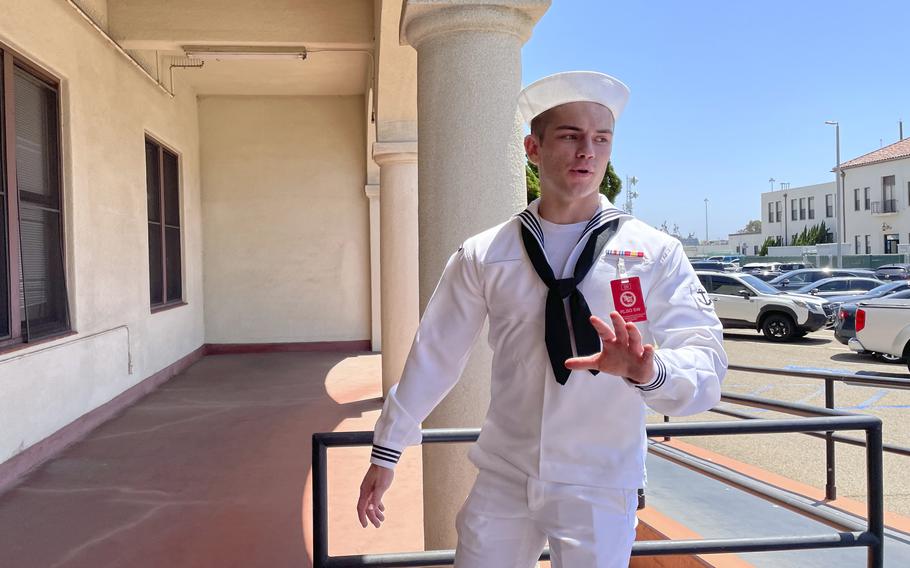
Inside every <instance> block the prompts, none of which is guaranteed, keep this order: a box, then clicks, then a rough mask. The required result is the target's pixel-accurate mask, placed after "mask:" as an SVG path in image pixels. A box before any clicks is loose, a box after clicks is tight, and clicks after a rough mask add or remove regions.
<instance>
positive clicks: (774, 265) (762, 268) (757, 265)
mask: <svg viewBox="0 0 910 568" xmlns="http://www.w3.org/2000/svg"><path fill="white" fill-rule="evenodd" d="M780 265H781V263H779V262H749V263H746V264H744V265H743V266H742V269H741V270H742V272H745V273H747V274H754V273H756V272H767V271H778V272H779V271H780Z"/></svg>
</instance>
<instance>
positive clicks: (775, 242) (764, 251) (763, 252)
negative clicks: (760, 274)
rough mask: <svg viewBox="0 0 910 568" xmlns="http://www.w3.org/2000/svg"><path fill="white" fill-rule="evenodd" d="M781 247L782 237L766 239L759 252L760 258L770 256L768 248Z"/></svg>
mask: <svg viewBox="0 0 910 568" xmlns="http://www.w3.org/2000/svg"><path fill="white" fill-rule="evenodd" d="M777 246H780V237H768V238H766V239H765V242H763V243H762V245H761V249H759V251H758V256H768V247H777Z"/></svg>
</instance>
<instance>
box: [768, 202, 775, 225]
mask: <svg viewBox="0 0 910 568" xmlns="http://www.w3.org/2000/svg"><path fill="white" fill-rule="evenodd" d="M768 222H769V223H773V222H774V204H773V203H771V202H770V201H769V202H768Z"/></svg>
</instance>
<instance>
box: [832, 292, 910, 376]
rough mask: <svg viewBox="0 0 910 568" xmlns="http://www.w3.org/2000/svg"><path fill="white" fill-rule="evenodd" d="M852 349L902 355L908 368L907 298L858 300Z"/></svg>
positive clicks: (909, 304) (909, 316)
mask: <svg viewBox="0 0 910 568" xmlns="http://www.w3.org/2000/svg"><path fill="white" fill-rule="evenodd" d="M847 345H848V346H849V347H850V349H852V350H853V351H857V352H863V351H874V352H876V353H888V354H889V355H895V356H897V357H903V358H904V360H905V361H907V367H908V368H910V300H903V299H900V300H894V299H887V298H883V299H879V300H869V301H868V302H860V303H859V306H858V308H857V310H856V337H853V338H851V339H850V341H849V342H848V343H847Z"/></svg>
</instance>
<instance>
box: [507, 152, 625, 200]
mask: <svg viewBox="0 0 910 568" xmlns="http://www.w3.org/2000/svg"><path fill="white" fill-rule="evenodd" d="M525 182H526V186H527V192H528V203H530V202H532V201H534V200H535V199H537V198H538V197H540V171H539V170H538V169H537V166H536V165H534V164H532V163H531V162H530V161H528V162H527V163H526V164H525ZM621 191H622V180H621V179H619V176H618V175H616V171H615V170H614V169H613V163H612V162H610V163H608V164H607V173H606V175H605V176H604V178H603V180H601V182H600V192H601V193H602V194H604V195H606V196H607V199H609V200H610V202H611V203H615V202H616V196H617V195H619V193H620V192H621Z"/></svg>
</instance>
